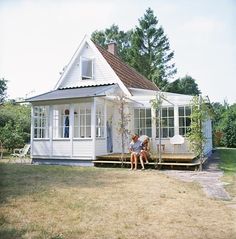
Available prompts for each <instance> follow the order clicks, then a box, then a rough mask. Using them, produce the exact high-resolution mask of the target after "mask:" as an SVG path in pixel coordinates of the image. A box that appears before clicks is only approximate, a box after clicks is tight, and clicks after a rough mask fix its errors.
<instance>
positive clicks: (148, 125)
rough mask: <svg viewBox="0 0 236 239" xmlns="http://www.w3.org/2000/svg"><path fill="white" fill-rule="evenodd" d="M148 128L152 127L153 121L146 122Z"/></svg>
mask: <svg viewBox="0 0 236 239" xmlns="http://www.w3.org/2000/svg"><path fill="white" fill-rule="evenodd" d="M146 127H148V128H150V127H152V120H151V119H147V120H146Z"/></svg>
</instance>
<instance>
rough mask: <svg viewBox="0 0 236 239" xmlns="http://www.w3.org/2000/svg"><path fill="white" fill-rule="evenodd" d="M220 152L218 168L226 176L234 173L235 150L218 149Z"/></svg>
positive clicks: (235, 171) (235, 166)
mask: <svg viewBox="0 0 236 239" xmlns="http://www.w3.org/2000/svg"><path fill="white" fill-rule="evenodd" d="M219 152H220V158H221V161H220V168H221V169H222V170H223V171H224V173H226V174H229V175H230V174H235V173H236V149H226V148H225V149H219Z"/></svg>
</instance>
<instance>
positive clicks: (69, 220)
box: [0, 163, 236, 239]
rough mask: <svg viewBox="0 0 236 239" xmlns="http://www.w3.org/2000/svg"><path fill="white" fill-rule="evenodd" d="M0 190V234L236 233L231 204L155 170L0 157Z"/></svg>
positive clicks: (141, 235) (166, 235) (206, 235)
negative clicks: (7, 160)
mask: <svg viewBox="0 0 236 239" xmlns="http://www.w3.org/2000/svg"><path fill="white" fill-rule="evenodd" d="M0 191H1V193H0V238H51V239H53V238H54V239H65V238H83V239H87V238H109V239H110V238H111V239H112V238H116V239H118V238H120V239H125V238H131V239H132V238H165V239H168V238H181V239H185V238H186V239H187V238H196V239H197V238H199V239H200V238H208V239H211V238H212V239H213V238H214V239H217V238H221V239H222V238H234V236H235V235H236V231H235V228H236V227H235V216H236V215H235V211H234V210H232V209H230V208H228V207H227V206H226V205H225V203H223V202H221V201H216V200H212V199H209V198H206V196H205V194H204V193H203V192H202V190H201V188H200V187H199V186H198V185H197V184H194V183H186V182H180V181H178V180H175V179H174V178H170V177H168V176H167V175H165V174H163V173H160V172H159V171H156V170H146V171H144V172H143V171H136V172H134V171H128V170H127V169H108V168H93V167H84V168H83V167H65V166H36V165H22V164H3V163H1V164H0ZM222 222H224V223H222Z"/></svg>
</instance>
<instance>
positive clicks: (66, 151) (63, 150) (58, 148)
mask: <svg viewBox="0 0 236 239" xmlns="http://www.w3.org/2000/svg"><path fill="white" fill-rule="evenodd" d="M70 155H71V142H70V140H53V141H52V157H53V156H60V157H70Z"/></svg>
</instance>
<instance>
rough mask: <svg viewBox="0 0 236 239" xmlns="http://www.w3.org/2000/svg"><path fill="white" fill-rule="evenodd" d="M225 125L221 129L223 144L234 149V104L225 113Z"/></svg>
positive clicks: (235, 131) (235, 111) (235, 107)
mask: <svg viewBox="0 0 236 239" xmlns="http://www.w3.org/2000/svg"><path fill="white" fill-rule="evenodd" d="M225 121H226V124H225V126H224V127H223V142H224V145H225V146H226V147H228V148H236V104H235V105H234V106H231V107H230V108H229V109H228V110H227V113H226V117H225Z"/></svg>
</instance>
